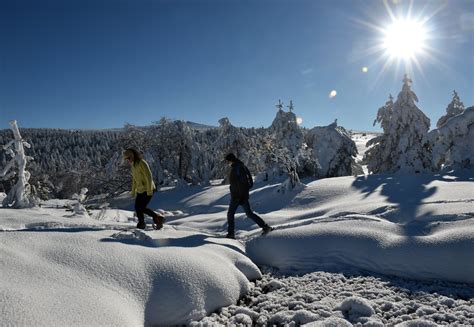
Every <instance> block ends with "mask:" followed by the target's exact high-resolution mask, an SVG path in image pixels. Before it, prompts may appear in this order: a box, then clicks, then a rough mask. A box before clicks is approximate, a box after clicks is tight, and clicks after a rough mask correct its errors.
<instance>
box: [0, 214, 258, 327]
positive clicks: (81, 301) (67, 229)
mask: <svg viewBox="0 0 474 327" xmlns="http://www.w3.org/2000/svg"><path fill="white" fill-rule="evenodd" d="M38 215H42V216H43V217H44V218H43V219H48V218H49V217H50V216H49V215H48V213H47V211H46V210H23V211H22V213H20V214H19V213H18V211H15V210H9V209H4V210H2V217H8V218H9V219H10V221H16V220H22V216H23V217H24V216H27V217H28V216H38ZM54 219H55V220H57V221H58V220H64V219H65V218H63V219H60V217H54ZM74 220H75V219H74ZM109 228H110V227H105V226H101V225H100V224H89V225H85V224H78V225H76V226H73V225H69V226H67V225H65V226H61V225H59V224H57V225H56V227H52V225H49V226H46V228H39V225H38V224H37V223H36V224H35V225H33V226H29V225H27V226H25V228H24V229H16V230H14V231H12V230H10V231H9V232H3V233H2V234H1V243H2V247H1V249H0V252H1V258H2V259H1V260H2V281H1V282H0V289H1V293H2V294H4V295H3V299H2V300H3V301H2V302H3V303H8V305H6V306H2V323H3V324H7V325H9V324H12V325H16V324H22V325H37V322H41V324H42V325H71V324H73V325H90V323H91V322H93V323H94V324H97V325H127V326H134V325H142V324H143V323H145V324H157V323H160V324H184V323H188V322H190V321H191V320H196V319H200V318H202V317H204V316H205V315H206V314H208V313H209V312H212V311H214V310H216V309H218V308H220V307H221V306H223V305H224V306H225V305H230V304H233V303H235V302H236V301H237V299H238V298H240V297H241V296H242V295H243V294H245V293H246V292H248V290H249V289H250V282H249V281H250V280H255V279H258V278H260V277H261V274H260V271H259V270H258V268H257V267H256V266H255V265H254V264H253V263H252V262H251V261H250V260H249V259H248V258H247V257H246V256H244V255H243V254H242V249H241V248H239V247H238V246H237V245H236V244H235V243H236V242H235V241H227V240H221V239H214V238H212V237H208V236H207V235H203V234H197V233H189V232H183V231H181V232H179V231H176V230H174V229H173V228H171V227H167V228H166V229H165V231H163V232H161V233H160V237H159V239H155V238H153V237H152V236H150V235H148V234H152V233H151V232H148V233H147V232H139V231H136V232H130V231H125V232H123V231H122V232H118V231H113V230H111V229H109ZM58 308H60V309H58ZM19 312H21V313H22V314H21V316H19V315H18V313H19Z"/></svg>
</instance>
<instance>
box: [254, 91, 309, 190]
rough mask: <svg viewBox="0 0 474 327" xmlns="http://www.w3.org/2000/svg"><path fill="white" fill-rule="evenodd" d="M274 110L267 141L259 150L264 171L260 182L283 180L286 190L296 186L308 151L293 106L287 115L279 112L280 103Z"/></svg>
mask: <svg viewBox="0 0 474 327" xmlns="http://www.w3.org/2000/svg"><path fill="white" fill-rule="evenodd" d="M276 108H277V109H278V111H277V114H276V117H275V119H274V120H273V122H272V125H271V126H270V128H269V129H268V134H269V137H268V138H267V140H266V142H265V146H264V147H263V157H264V160H265V162H266V168H265V171H264V172H263V174H264V176H265V177H264V179H270V180H271V179H278V178H280V177H283V176H286V178H287V179H288V181H287V182H285V184H286V185H288V186H289V188H290V189H292V188H295V187H296V186H297V185H299V184H300V179H299V173H300V172H302V171H303V170H304V168H305V167H308V166H309V165H308V164H307V162H306V160H307V159H308V158H309V157H310V156H308V155H307V154H308V151H309V149H308V148H307V146H306V144H305V143H304V136H303V132H302V131H301V128H300V127H299V125H298V122H297V119H296V115H295V114H294V112H293V110H294V106H293V102H292V101H290V105H289V106H288V108H289V111H288V112H285V111H284V110H283V103H282V102H281V101H280V100H278V104H277V105H276Z"/></svg>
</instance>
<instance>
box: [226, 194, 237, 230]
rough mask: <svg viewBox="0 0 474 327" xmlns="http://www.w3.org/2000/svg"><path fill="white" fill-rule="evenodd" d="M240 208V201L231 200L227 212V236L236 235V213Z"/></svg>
mask: <svg viewBox="0 0 474 327" xmlns="http://www.w3.org/2000/svg"><path fill="white" fill-rule="evenodd" d="M238 206H239V200H238V199H231V200H230V204H229V210H228V211H227V236H234V235H235V217H234V215H235V212H236V211H237V207H238Z"/></svg>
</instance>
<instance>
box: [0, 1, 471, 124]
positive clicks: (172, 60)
mask: <svg viewBox="0 0 474 327" xmlns="http://www.w3.org/2000/svg"><path fill="white" fill-rule="evenodd" d="M410 4H411V2H410V1H408V0H387V1H386V2H385V4H384V1H381V0H374V1H372V0H366V1H362V0H332V1H330V0H327V1H326V0H319V1H302V0H293V1H283V0H278V1H244V0H222V1H215V0H214V1H199V0H193V1H191V0H189V1H159V0H134V1H132V0H130V1H125V0H108V1H104V0H95V1H90V0H83V1H76V0H68V1H50V0H43V1H21V0H20V1H5V0H3V1H1V2H0V24H1V29H0V44H1V48H0V56H1V57H0V59H1V61H0V70H1V71H0V129H2V128H8V121H9V120H11V119H16V120H17V121H18V123H19V125H20V127H54V128H111V127H121V126H123V125H124V124H125V123H126V122H128V123H132V124H136V125H147V124H150V123H151V122H153V121H158V120H159V119H160V118H161V117H163V116H165V117H168V118H172V119H182V120H189V121H194V122H199V123H204V124H210V125H218V123H217V121H218V120H219V119H220V118H222V117H228V118H229V119H230V121H231V123H232V124H234V125H236V126H245V127H251V126H254V127H260V126H264V127H267V126H269V125H270V124H271V122H272V120H273V118H274V117H275V113H276V108H275V104H276V103H277V102H278V99H281V100H282V101H283V102H284V103H285V105H287V104H288V103H289V100H293V103H294V105H295V113H296V115H297V116H299V117H301V118H302V119H303V124H302V125H303V126H305V127H309V128H311V127H313V126H321V125H327V124H329V123H331V122H333V121H334V119H335V118H338V122H339V124H340V125H342V126H344V127H346V128H349V129H360V130H377V127H372V122H373V121H374V119H375V116H376V112H377V109H378V108H379V107H380V106H382V105H383V104H384V103H385V102H386V100H387V98H388V94H389V93H392V94H393V96H394V97H396V95H397V94H398V92H399V91H400V89H401V85H402V79H403V75H404V73H405V71H404V67H403V65H402V66H399V67H398V68H397V65H396V64H395V63H392V64H390V65H388V66H387V67H386V69H385V70H384V71H383V66H384V63H385V60H384V59H383V58H382V53H369V51H367V50H368V49H369V48H370V47H372V46H373V45H374V44H380V42H381V41H380V38H381V32H380V30H378V29H376V28H375V26H379V27H382V28H384V27H386V26H388V25H389V23H390V16H389V14H388V10H387V7H388V8H390V11H391V12H393V14H394V15H400V16H404V15H406V14H407V12H408V11H409V8H410V7H411V12H412V16H417V17H418V16H419V17H430V18H429V20H428V21H427V23H426V25H425V26H426V29H427V30H429V35H430V37H429V39H428V40H427V41H426V43H427V46H429V47H430V49H431V50H430V53H431V56H419V57H417V60H418V62H419V63H420V68H417V69H414V71H413V72H412V74H411V75H412V79H413V82H414V83H413V90H414V91H415V93H416V94H417V95H418V98H419V100H420V101H419V103H418V107H419V108H420V109H421V110H423V111H424V112H425V114H426V115H427V116H428V117H430V119H431V121H432V127H433V125H434V124H435V123H436V121H437V119H438V118H439V117H440V116H441V115H443V114H444V112H445V110H446V106H447V104H448V103H449V102H450V101H451V97H452V90H454V89H455V90H456V91H457V92H458V93H459V95H460V97H461V100H462V101H463V102H464V104H465V106H466V107H467V106H470V105H474V1H472V0H456V1H416V2H414V3H413V4H412V6H410ZM362 67H367V68H368V72H367V73H363V72H362V71H361V69H362ZM382 71H383V72H382ZM331 90H336V91H337V96H336V97H334V98H330V97H329V96H328V94H329V93H330V91H331Z"/></svg>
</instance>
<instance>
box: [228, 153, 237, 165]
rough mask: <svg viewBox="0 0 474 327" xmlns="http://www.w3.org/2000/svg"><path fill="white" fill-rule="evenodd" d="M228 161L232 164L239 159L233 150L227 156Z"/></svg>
mask: <svg viewBox="0 0 474 327" xmlns="http://www.w3.org/2000/svg"><path fill="white" fill-rule="evenodd" d="M225 160H226V161H227V163H229V164H232V163H234V162H236V161H237V157H236V156H235V155H234V154H233V153H232V152H231V153H229V154H227V155H226V156H225Z"/></svg>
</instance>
